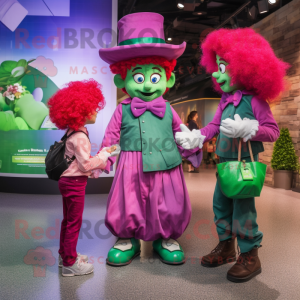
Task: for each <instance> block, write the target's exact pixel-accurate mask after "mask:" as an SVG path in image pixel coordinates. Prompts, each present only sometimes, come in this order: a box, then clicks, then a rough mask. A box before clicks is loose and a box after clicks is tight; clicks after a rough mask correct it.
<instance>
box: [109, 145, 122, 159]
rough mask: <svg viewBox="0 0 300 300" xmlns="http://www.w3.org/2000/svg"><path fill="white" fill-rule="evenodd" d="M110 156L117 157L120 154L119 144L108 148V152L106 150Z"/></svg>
mask: <svg viewBox="0 0 300 300" xmlns="http://www.w3.org/2000/svg"><path fill="white" fill-rule="evenodd" d="M107 151H108V152H109V153H110V155H111V156H117V155H119V154H120V152H121V147H120V145H119V144H116V145H113V146H111V147H110V149H109V150H107Z"/></svg>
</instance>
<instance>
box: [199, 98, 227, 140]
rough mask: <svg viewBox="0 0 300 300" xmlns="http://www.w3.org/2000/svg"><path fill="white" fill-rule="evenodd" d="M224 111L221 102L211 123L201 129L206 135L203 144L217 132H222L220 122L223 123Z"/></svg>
mask: <svg viewBox="0 0 300 300" xmlns="http://www.w3.org/2000/svg"><path fill="white" fill-rule="evenodd" d="M222 113H223V111H222V109H221V106H220V104H219V106H218V108H217V111H216V113H215V116H214V118H213V119H212V121H211V122H210V123H208V124H207V125H206V126H205V127H203V128H201V129H200V131H201V134H202V135H204V136H206V138H205V140H204V142H203V144H204V143H205V142H207V141H209V140H211V139H212V138H213V137H214V136H215V135H216V134H219V133H220V124H221V119H222Z"/></svg>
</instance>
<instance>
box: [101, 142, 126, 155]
mask: <svg viewBox="0 0 300 300" xmlns="http://www.w3.org/2000/svg"><path fill="white" fill-rule="evenodd" d="M113 146H116V150H115V151H114V152H112V153H109V152H107V150H109V149H110V147H104V148H103V149H101V151H100V153H101V154H103V155H105V156H106V157H107V158H109V157H111V156H117V155H118V154H120V152H121V147H120V145H118V144H116V145H113ZM100 153H99V154H100Z"/></svg>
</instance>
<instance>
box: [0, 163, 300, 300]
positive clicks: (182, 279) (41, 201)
mask: <svg viewBox="0 0 300 300" xmlns="http://www.w3.org/2000/svg"><path fill="white" fill-rule="evenodd" d="M185 177H186V182H187V187H188V190H189V193H190V198H191V203H192V219H191V222H190V225H189V227H188V228H187V230H186V231H185V233H184V234H183V236H182V237H181V238H180V239H179V240H178V241H179V242H180V244H181V246H182V248H183V249H184V251H185V254H186V256H187V258H188V259H187V262H186V263H185V264H184V265H181V266H170V265H166V264H163V263H161V262H160V260H159V259H158V257H157V256H156V255H155V254H154V255H153V253H152V245H151V242H142V253H141V258H140V259H139V258H136V259H135V260H134V261H133V262H132V263H131V264H130V265H128V266H125V267H119V268H117V267H110V266H107V265H106V264H105V258H106V255H107V252H108V250H109V249H110V247H112V246H113V244H114V242H115V241H116V238H115V237H114V236H112V235H111V234H110V233H109V232H108V230H107V229H106V228H105V225H104V224H103V223H104V221H103V220H104V215H105V209H106V200H107V195H87V196H86V204H85V211H84V214H83V219H84V221H83V227H84V230H83V231H84V232H81V236H80V239H79V241H78V247H77V250H78V251H79V252H81V253H83V254H87V255H88V256H89V258H90V262H93V263H94V267H95V272H94V273H93V274H91V275H86V276H78V277H72V278H69V277H62V276H61V270H60V269H59V268H58V264H57V255H58V254H57V251H58V243H59V240H58V237H59V225H60V224H59V223H60V221H61V219H62V203H61V197H60V196H59V195H57V196H49V195H46V196H43V195H18V194H3V193H2V194H1V193H0V199H1V202H0V203H1V210H0V223H1V226H0V237H1V241H0V257H1V259H0V267H1V269H0V270H1V272H0V299H3V300H8V299H9V300H14V299H31V300H35V299H36V300H40V299H43V300H48V299H122V300H124V299H155V300H157V299H172V300H175V299H180V300H181V299H223V300H225V299H238V300H240V299H255V300H257V299H260V300H262V299H268V300H271V299H295V300H296V299H299V298H300V287H299V282H300V259H299V254H300V235H299V232H300V222H299V211H300V194H299V193H295V192H292V191H285V190H280V189H273V188H270V187H267V186H265V187H264V188H263V191H262V195H261V197H260V198H258V199H257V200H256V207H257V211H258V224H259V226H260V230H261V231H262V232H263V233H264V239H263V242H262V246H263V247H262V248H261V249H260V250H259V257H260V259H261V261H262V270H263V271H262V273H261V274H260V275H258V276H257V277H256V278H254V279H253V280H251V281H250V282H247V283H239V284H235V283H232V282H229V281H227V279H226V272H227V270H228V269H229V268H230V267H231V265H223V266H221V267H218V268H213V269H208V268H204V267H202V266H201V265H200V260H201V257H202V255H205V254H208V253H209V252H210V251H211V250H212V249H213V248H214V247H215V246H216V245H217V243H218V240H217V238H216V232H215V227H214V224H213V211H212V196H213V192H214V185H215V170H204V169H201V170H200V173H199V174H196V173H185ZM37 247H43V248H44V249H43V251H47V250H49V251H51V252H49V251H48V253H50V256H49V255H48V256H47V259H46V260H44V261H43V260H39V258H36V260H34V258H32V257H31V258H30V251H29V250H32V249H33V250H34V249H36V248H37ZM39 249H42V248H39ZM28 251H29V253H28ZM51 253H52V255H53V257H51ZM49 257H50V258H52V259H50V258H49ZM41 265H46V267H45V266H41Z"/></svg>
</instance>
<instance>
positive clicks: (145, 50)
mask: <svg viewBox="0 0 300 300" xmlns="http://www.w3.org/2000/svg"><path fill="white" fill-rule="evenodd" d="M163 23H164V17H163V16H162V15H160V14H157V13H150V12H142V13H134V14H130V15H126V16H124V17H123V18H122V19H121V20H120V21H119V22H118V29H119V40H118V46H116V47H113V48H102V49H100V50H99V55H100V57H101V58H102V59H103V60H104V61H105V62H107V63H108V64H114V63H117V62H119V61H122V60H128V59H132V58H135V57H147V56H161V57H164V58H166V59H167V60H172V59H177V58H178V57H179V56H181V55H182V54H183V52H184V50H185V46H186V43H185V42H183V43H182V44H181V45H171V44H166V42H165V35H164V25H163Z"/></svg>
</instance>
